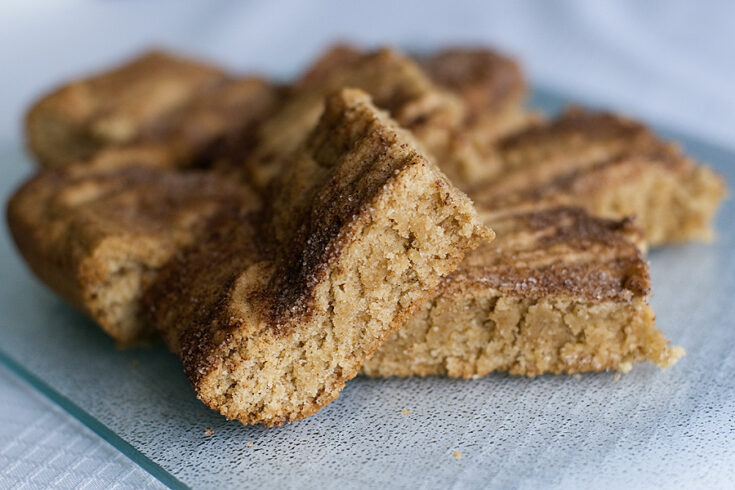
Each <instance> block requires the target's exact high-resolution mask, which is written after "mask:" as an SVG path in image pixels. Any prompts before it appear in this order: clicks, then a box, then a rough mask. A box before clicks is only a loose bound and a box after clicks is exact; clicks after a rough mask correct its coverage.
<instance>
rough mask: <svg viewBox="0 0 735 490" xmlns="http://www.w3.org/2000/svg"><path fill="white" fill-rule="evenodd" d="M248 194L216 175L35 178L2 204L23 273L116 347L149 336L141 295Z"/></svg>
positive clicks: (81, 169)
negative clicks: (173, 258) (179, 253)
mask: <svg viewBox="0 0 735 490" xmlns="http://www.w3.org/2000/svg"><path fill="white" fill-rule="evenodd" d="M258 206H259V200H258V198H256V197H255V195H254V193H253V192H252V191H251V190H250V189H249V188H247V187H245V186H242V185H238V184H233V183H230V182H228V181H225V180H223V179H220V178H218V177H217V176H215V175H205V174H200V173H190V174H174V173H170V172H166V171H161V170H155V169H149V168H137V167H127V168H122V169H117V170H112V171H110V170H104V171H92V169H90V168H89V167H88V166H86V165H84V166H67V167H64V168H63V169H50V170H43V171H41V172H40V173H39V174H38V175H36V176H35V177H34V178H33V179H31V180H30V181H28V182H27V183H26V184H25V185H24V186H23V187H21V188H20V189H19V190H18V191H17V192H16V193H15V194H14V196H13V197H12V198H11V200H10V202H9V204H8V211H7V212H8V224H9V226H10V230H11V233H12V235H13V238H14V240H15V242H16V245H17V246H18V249H19V250H20V252H21V254H22V255H23V257H24V258H25V259H26V261H27V262H28V264H29V265H30V267H31V269H32V270H33V271H34V272H35V273H36V275H38V277H39V278H40V279H41V280H43V281H44V282H45V283H46V284H47V285H49V286H50V287H51V288H52V289H53V290H54V291H56V292H57V293H59V294H60V295H61V296H62V297H64V298H65V299H66V300H67V301H69V302H70V303H72V304H73V305H75V306H76V307H77V308H78V309H80V310H81V311H82V312H84V313H85V314H87V315H88V316H89V317H90V318H91V319H93V320H94V321H95V322H97V323H98V324H99V325H100V326H101V327H102V329H103V330H105V331H106V332H107V333H108V334H109V335H110V336H111V337H113V338H114V339H115V340H117V341H118V342H119V343H121V344H130V343H134V342H137V341H140V340H142V339H145V338H146V337H148V336H150V335H151V334H152V333H153V330H152V329H151V328H150V327H149V326H148V325H147V323H146V322H145V321H144V318H143V316H142V314H141V309H140V298H141V295H142V292H143V290H144V289H145V288H146V287H147V286H148V285H149V284H151V282H152V281H153V279H154V278H155V276H156V274H157V273H158V270H159V269H160V268H161V267H162V266H163V265H164V264H165V263H166V262H167V261H168V260H169V259H170V258H171V256H173V255H174V254H175V253H176V252H177V251H179V250H181V249H182V248H183V247H185V246H187V245H189V244H190V243H192V242H193V241H195V240H196V239H197V237H199V235H200V234H201V233H202V232H203V230H204V229H205V223H206V222H207V221H209V220H210V219H211V218H212V217H213V216H215V215H217V214H218V213H221V212H224V210H227V211H228V212H229V211H230V210H231V209H254V208H257V207H258Z"/></svg>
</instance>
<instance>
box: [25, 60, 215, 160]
mask: <svg viewBox="0 0 735 490" xmlns="http://www.w3.org/2000/svg"><path fill="white" fill-rule="evenodd" d="M224 79H225V75H224V73H223V72H222V71H220V70H219V69H217V68H214V67H211V66H208V65H205V64H203V63H199V62H195V61H191V60H186V59H183V58H178V57H175V56H172V55H169V54H166V53H162V52H151V53H147V54H146V55H144V56H141V57H139V58H137V59H135V60H133V61H131V62H129V63H126V64H125V65H123V66H121V67H120V68H117V69H114V70H111V71H108V72H105V73H101V74H99V75H95V76H92V77H89V78H86V79H82V80H79V81H75V82H72V83H70V84H68V85H65V86H63V87H61V88H59V89H58V90H56V91H54V92H52V93H50V94H49V95H47V96H45V97H43V98H42V99H41V100H39V101H38V102H37V103H36V104H34V106H33V107H32V108H31V110H30V111H29V113H28V116H27V118H26V135H27V138H28V146H29V148H30V149H31V151H32V152H33V153H34V154H35V155H36V157H37V158H38V160H39V161H40V162H41V163H42V164H43V165H45V166H49V167H58V166H61V165H67V164H70V163H74V162H76V161H79V160H82V159H85V158H88V157H89V156H91V155H92V154H94V153H95V152H96V151H97V150H99V149H101V148H104V147H106V146H110V145H122V144H126V143H129V142H132V141H133V140H135V139H136V138H138V137H140V136H141V134H142V133H144V132H145V131H147V130H148V129H149V128H151V127H152V126H155V124H156V123H157V122H158V121H159V119H160V118H161V117H162V116H164V115H166V114H169V113H170V112H172V111H175V110H176V109H178V108H180V107H182V106H183V105H185V104H186V103H188V102H189V101H190V100H191V98H192V97H193V96H194V95H195V94H197V93H198V92H200V91H202V90H206V89H208V88H211V87H213V86H215V85H217V84H220V83H222V82H223V80H224Z"/></svg>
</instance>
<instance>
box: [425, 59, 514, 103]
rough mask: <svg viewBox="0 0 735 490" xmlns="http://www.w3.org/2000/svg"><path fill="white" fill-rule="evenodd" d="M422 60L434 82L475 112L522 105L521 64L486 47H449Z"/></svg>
mask: <svg viewBox="0 0 735 490" xmlns="http://www.w3.org/2000/svg"><path fill="white" fill-rule="evenodd" d="M421 61H422V66H423V68H424V69H425V70H426V72H427V73H428V74H429V76H430V77H431V78H432V80H434V81H435V82H436V83H437V84H439V85H440V86H442V87H444V88H446V89H449V90H451V91H453V92H455V93H457V94H458V95H459V96H460V97H462V98H463V99H464V100H465V102H466V103H467V106H468V108H469V110H470V111H471V112H472V113H483V112H488V111H498V110H502V109H504V108H506V107H508V106H510V105H513V104H520V102H521V100H522V99H523V97H524V95H525V92H526V87H525V82H524V80H523V74H522V73H521V68H520V66H519V65H518V63H516V62H515V61H514V60H512V59H511V58H508V57H506V56H503V55H501V54H500V53H498V52H496V51H493V50H490V49H487V48H481V47H456V48H449V49H446V50H443V51H440V52H438V53H436V54H433V55H431V56H429V57H426V58H424V59H422V60H421Z"/></svg>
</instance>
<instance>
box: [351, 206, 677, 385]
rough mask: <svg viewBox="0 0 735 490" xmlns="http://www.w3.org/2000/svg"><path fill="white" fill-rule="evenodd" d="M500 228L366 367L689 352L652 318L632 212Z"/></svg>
mask: <svg viewBox="0 0 735 490" xmlns="http://www.w3.org/2000/svg"><path fill="white" fill-rule="evenodd" d="M491 219H492V222H493V223H494V226H495V230H496V232H497V234H498V238H497V239H496V240H495V241H494V242H493V243H492V244H489V245H485V246H483V247H480V248H478V249H477V250H475V251H474V252H472V253H471V254H470V255H468V257H467V258H466V259H465V261H464V262H463V264H462V265H461V266H460V267H459V269H458V270H457V271H455V272H454V273H453V274H451V275H450V276H449V277H447V278H446V279H445V280H443V281H442V284H441V285H440V287H439V289H438V291H437V294H436V296H435V297H434V299H433V300H431V301H428V302H427V303H426V304H424V305H423V307H422V308H421V309H420V310H419V311H418V312H417V313H416V314H415V315H414V316H413V317H412V318H411V319H410V320H408V322H407V323H406V325H405V326H404V327H403V328H401V329H399V330H398V331H396V332H395V333H394V334H392V335H391V337H389V339H388V340H386V342H384V343H383V345H382V346H381V348H380V349H379V350H378V351H377V353H376V354H375V355H374V356H373V357H372V358H371V359H370V360H369V361H368V362H366V363H365V365H364V366H363V373H365V374H367V375H370V376H413V375H418V376H425V375H447V376H452V377H464V378H473V377H479V376H484V375H486V374H488V373H491V372H495V371H502V372H508V373H510V374H517V375H525V376H536V375H540V374H546V373H557V374H558V373H567V374H569V373H578V372H585V371H601V370H607V369H617V370H620V371H624V372H627V371H628V370H629V369H630V368H631V367H632V365H633V364H635V363H639V362H643V361H650V362H652V363H654V364H656V365H657V366H660V367H663V368H665V367H669V366H670V365H672V364H673V363H675V362H676V361H677V360H678V359H679V357H681V356H682V355H683V354H684V351H683V349H681V348H680V347H670V346H669V344H668V342H667V340H666V339H665V337H664V335H663V333H662V332H661V331H659V330H658V329H656V328H655V316H654V314H653V311H652V310H651V307H650V306H649V305H648V301H647V299H648V296H649V294H650V293H649V288H650V280H649V274H648V266H647V264H646V262H645V260H644V258H643V257H642V255H641V252H640V251H639V250H638V248H637V247H636V245H635V242H636V241H637V240H638V237H637V236H636V235H638V234H639V232H637V230H636V229H635V228H634V227H633V225H632V224H631V223H630V222H629V221H623V222H618V221H609V220H602V219H597V218H591V217H589V216H588V215H586V213H585V212H584V211H582V210H580V209H575V208H557V209H549V210H544V211H536V212H531V213H522V214H518V215H505V216H502V217H501V216H495V217H492V218H491Z"/></svg>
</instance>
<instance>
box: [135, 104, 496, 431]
mask: <svg viewBox="0 0 735 490" xmlns="http://www.w3.org/2000/svg"><path fill="white" fill-rule="evenodd" d="M271 190H272V195H270V196H269V197H268V199H267V200H266V208H265V210H264V212H262V213H251V214H245V215H242V214H233V215H232V216H230V217H224V218H223V219H222V220H221V221H220V222H217V223H214V224H213V225H212V234H211V236H210V238H209V239H208V240H205V241H203V242H201V243H199V244H197V245H195V246H193V247H191V248H190V249H189V250H188V251H187V252H186V253H184V254H182V255H180V256H179V257H178V258H177V259H176V260H174V261H172V262H170V263H169V265H168V266H167V267H166V270H165V271H164V273H163V274H162V275H161V276H160V278H159V279H158V280H157V282H156V283H155V284H154V286H153V287H152V288H151V290H150V291H149V292H148V294H147V295H146V298H145V303H146V305H147V306H148V309H149V311H150V319H151V322H152V323H153V324H154V325H155V326H156V327H157V328H158V329H159V331H160V332H161V334H162V335H163V337H164V339H165V340H166V341H167V343H168V344H169V346H170V347H171V348H172V350H173V351H174V352H176V353H178V354H179V355H180V356H181V359H182V361H183V363H184V368H185V371H186V374H187V376H188V378H189V379H190V381H191V382H192V385H193V386H194V389H195V390H196V392H197V395H198V396H199V398H200V399H201V400H202V401H204V403H206V404H207V405H208V406H209V407H211V408H213V409H216V410H219V411H220V412H221V413H222V414H224V415H226V416H227V417H229V418H234V419H238V420H240V421H242V422H243V423H245V424H255V423H262V424H266V425H277V424H280V423H283V422H286V421H293V420H298V419H300V418H303V417H306V416H308V415H310V414H313V413H314V412H316V411H317V410H319V409H320V408H321V407H323V406H325V405H326V404H328V403H329V402H331V401H332V400H334V399H335V398H336V397H337V396H338V394H339V392H340V390H341V389H342V388H343V386H344V384H345V382H346V381H347V380H349V379H350V378H352V377H353V376H355V375H356V374H357V372H358V370H359V368H360V366H361V365H362V363H363V362H364V361H365V359H367V358H368V357H369V356H370V355H371V354H372V353H373V352H374V351H375V349H377V348H378V346H379V345H380V344H381V342H382V341H383V339H384V338H385V337H386V336H388V335H389V334H390V333H391V332H393V331H394V330H395V329H397V328H398V327H400V326H401V325H403V323H404V322H405V320H406V319H407V318H408V317H409V315H410V314H411V313H413V311H414V309H415V308H416V307H418V306H419V305H420V304H422V303H423V301H424V300H425V299H426V298H427V297H428V296H429V295H430V294H431V293H432V291H433V290H434V288H435V287H436V285H437V284H438V282H439V280H440V278H441V277H444V276H446V275H448V274H449V273H451V272H452V271H453V270H454V269H455V268H456V267H457V266H458V265H459V263H460V262H461V260H462V258H463V257H464V255H465V253H466V252H468V251H469V250H471V249H473V248H475V247H477V246H478V245H479V244H480V243H482V242H486V241H488V240H489V239H490V238H491V237H492V232H491V231H489V230H488V229H487V228H485V227H484V226H482V225H481V224H480V223H479V218H478V216H477V213H476V211H475V210H474V208H473V207H472V204H471V202H470V200H469V199H468V198H467V197H466V196H465V195H464V194H462V193H461V192H460V191H458V190H457V189H456V188H454V187H453V186H452V185H451V184H450V183H449V181H448V180H447V179H446V177H445V176H444V175H443V174H442V173H441V172H440V171H439V170H438V168H437V167H436V166H435V165H434V164H433V163H431V161H430V160H427V159H426V158H424V157H423V156H422V155H421V153H420V152H419V151H418V150H417V148H416V146H415V144H414V142H413V138H412V137H411V135H410V134H409V133H408V132H406V131H404V130H403V129H400V128H399V127H398V125H397V124H395V123H394V122H393V121H391V120H390V119H388V118H387V116H385V115H384V114H383V113H381V112H380V111H378V110H377V109H376V108H375V107H374V106H373V105H372V103H371V102H370V101H369V98H368V96H367V95H365V93H363V92H361V91H357V90H343V91H341V92H339V93H338V94H336V95H334V96H332V97H330V98H328V100H327V102H326V106H325V109H324V112H323V115H322V116H321V119H320V120H319V123H318V125H317V127H316V129H314V130H313V131H312V132H311V134H310V135H309V136H308V137H307V139H306V140H305V141H304V142H303V143H302V145H301V146H300V147H299V148H298V149H297V150H296V151H295V153H293V154H292V155H291V157H290V159H289V165H288V167H287V168H286V169H285V172H284V173H283V174H281V175H279V176H278V177H276V180H275V181H274V183H273V185H272V186H271Z"/></svg>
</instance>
